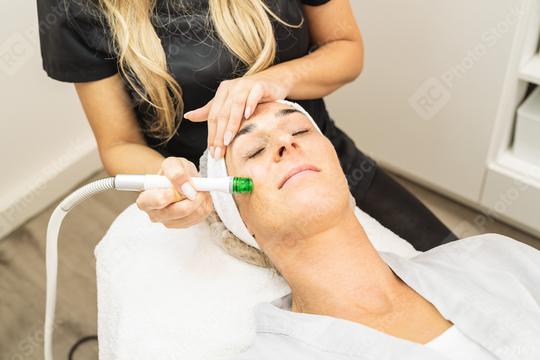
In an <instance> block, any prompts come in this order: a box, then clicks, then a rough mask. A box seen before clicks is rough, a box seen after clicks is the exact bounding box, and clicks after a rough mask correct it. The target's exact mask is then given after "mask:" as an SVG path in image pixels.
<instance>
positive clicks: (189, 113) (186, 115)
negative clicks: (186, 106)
mask: <svg viewBox="0 0 540 360" xmlns="http://www.w3.org/2000/svg"><path fill="white" fill-rule="evenodd" d="M192 113H193V111H188V112H187V113H184V117H188V116H190V115H191V114H192Z"/></svg>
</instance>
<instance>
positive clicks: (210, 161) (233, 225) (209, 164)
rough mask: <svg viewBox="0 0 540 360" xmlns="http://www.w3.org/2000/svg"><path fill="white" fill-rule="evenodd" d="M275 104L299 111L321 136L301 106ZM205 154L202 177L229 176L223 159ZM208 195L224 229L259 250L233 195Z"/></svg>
mask: <svg viewBox="0 0 540 360" xmlns="http://www.w3.org/2000/svg"><path fill="white" fill-rule="evenodd" d="M275 102H278V103H281V104H285V105H289V106H292V107H293V108H295V109H296V110H298V111H300V112H301V113H302V114H304V115H305V116H306V117H307V118H308V119H309V120H310V121H311V123H312V124H313V127H314V128H315V129H317V131H319V133H321V134H322V132H321V129H319V127H318V126H317V123H316V122H315V120H313V118H312V117H311V115H309V113H308V112H307V111H306V110H304V108H303V107H302V106H300V105H299V104H297V103H295V102H291V101H288V100H276V101H275ZM205 154H206V156H205ZM205 154H203V156H202V157H201V161H204V158H206V166H204V164H200V166H199V168H201V171H202V170H203V169H206V172H207V173H206V174H202V175H203V176H207V177H224V176H229V174H228V173H227V166H226V164H225V157H221V158H220V159H214V158H213V157H212V156H209V154H208V149H206V150H205ZM232 176H234V175H232ZM210 195H211V196H212V202H213V204H214V209H215V210H216V212H217V214H218V215H219V217H220V218H221V221H222V222H223V224H224V225H225V227H226V228H227V229H228V230H230V231H231V232H232V233H233V234H234V235H235V236H236V237H237V238H239V239H240V240H242V241H243V242H245V243H247V244H249V245H251V246H253V247H255V248H257V249H259V250H260V247H259V245H258V244H257V241H256V240H255V238H254V237H253V236H252V235H251V233H250V232H249V231H248V229H247V227H246V225H245V224H244V221H243V220H242V218H241V217H240V213H239V211H238V208H237V207H236V203H235V202H234V199H233V195H232V194H227V193H224V192H220V191H212V192H210Z"/></svg>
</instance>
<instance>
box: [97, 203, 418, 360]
mask: <svg viewBox="0 0 540 360" xmlns="http://www.w3.org/2000/svg"><path fill="white" fill-rule="evenodd" d="M356 215H357V217H358V219H359V220H360V222H361V224H362V225H363V227H364V228H365V230H366V233H367V235H368V237H369V238H370V239H371V241H372V243H373V244H374V246H375V248H376V249H378V250H383V251H389V252H394V253H396V254H399V255H402V256H406V257H411V256H414V255H415V254H417V253H418V252H417V251H416V250H415V249H414V248H413V247H412V246H411V245H410V244H409V243H408V242H406V241H405V240H403V239H402V238H400V237H399V236H397V235H395V234H394V233H393V232H391V231H390V230H388V229H387V228H385V227H383V226H382V225H380V224H379V223H378V222H377V221H376V220H374V219H373V218H371V217H370V216H369V215H368V214H366V213H365V212H363V211H362V210H360V209H359V208H358V207H356ZM211 234H212V233H211V229H210V226H209V225H208V224H207V223H206V222H202V223H199V224H197V225H194V226H192V227H190V228H188V229H167V228H166V227H165V226H164V225H162V224H160V223H152V222H151V221H150V219H149V218H148V216H147V214H146V213H145V212H143V211H141V210H139V209H138V208H137V206H136V204H135V203H134V204H132V205H130V206H129V207H127V208H126V209H125V210H124V211H123V212H122V213H121V214H120V215H119V216H118V217H117V218H116V219H115V220H114V222H113V223H112V225H111V226H110V228H109V229H108V231H107V233H106V234H105V236H104V237H103V239H102V240H101V241H100V242H99V244H98V245H97V246H96V248H95V252H94V254H95V257H96V275H97V290H98V299H97V301H98V337H99V358H100V359H101V360H112V359H115V360H124V359H125V360H137V359H145V360H147V359H160V360H165V359H175V360H177V359H190V360H195V359H210V360H218V359H228V358H230V357H231V356H232V355H234V354H237V353H238V352H240V351H241V350H242V349H243V348H245V347H247V346H248V345H249V344H250V342H251V340H252V338H253V336H254V317H253V307H254V306H255V305H256V304H257V303H259V302H261V301H272V300H274V299H275V298H277V297H280V296H282V295H285V294H287V293H289V292H290V288H289V286H288V285H287V283H286V281H285V280H284V279H283V278H281V277H278V276H272V272H271V271H270V270H267V269H263V268H260V267H257V266H254V265H250V264H246V263H244V262H242V261H240V260H238V259H236V258H233V257H232V256H230V255H228V254H227V253H226V252H225V251H224V250H223V249H222V248H221V247H219V245H217V244H216V243H215V242H214V240H213V239H212V235H211Z"/></svg>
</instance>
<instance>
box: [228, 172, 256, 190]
mask: <svg viewBox="0 0 540 360" xmlns="http://www.w3.org/2000/svg"><path fill="white" fill-rule="evenodd" d="M252 191H253V181H252V180H251V178H243V177H236V176H235V177H233V184H232V192H233V194H238V193H250V192H252Z"/></svg>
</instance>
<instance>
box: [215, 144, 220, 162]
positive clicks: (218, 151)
mask: <svg viewBox="0 0 540 360" xmlns="http://www.w3.org/2000/svg"><path fill="white" fill-rule="evenodd" d="M214 158H215V159H219V158H221V146H216V149H215V150H214Z"/></svg>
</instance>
